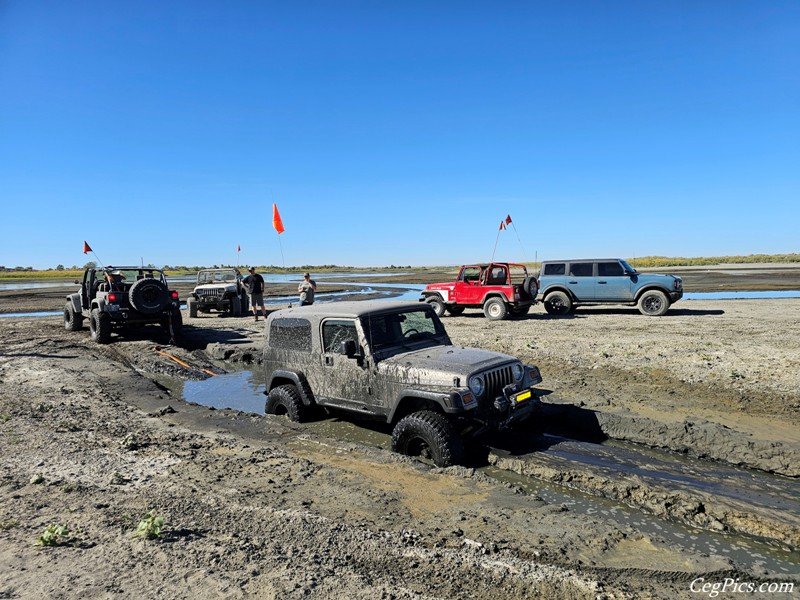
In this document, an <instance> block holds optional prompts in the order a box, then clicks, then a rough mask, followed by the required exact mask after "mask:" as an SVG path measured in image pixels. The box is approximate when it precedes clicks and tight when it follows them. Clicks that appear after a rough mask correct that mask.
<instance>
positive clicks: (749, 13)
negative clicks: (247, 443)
mask: <svg viewBox="0 0 800 600" xmlns="http://www.w3.org/2000/svg"><path fill="white" fill-rule="evenodd" d="M273 201H274V202H277V204H278V208H279V209H280V211H281V215H282V217H283V222H284V225H285V227H286V232H285V233H284V234H282V236H281V242H282V247H283V254H284V256H285V262H286V265H287V266H288V265H302V264H329V263H335V264H340V265H353V266H373V265H375V266H377V265H388V264H396V265H409V264H410V265H434V264H458V263H461V262H468V261H475V260H486V259H488V258H490V257H491V253H492V248H493V246H494V243H495V239H496V234H497V230H498V225H499V222H500V220H501V219H502V218H503V217H505V216H506V214H511V216H512V219H513V220H514V225H515V226H516V232H517V233H518V234H519V236H520V238H521V242H522V243H521V244H520V241H519V240H518V239H517V236H516V233H515V231H514V230H513V229H510V230H509V231H506V232H502V233H501V235H500V240H499V244H498V249H497V256H498V258H503V259H507V260H521V259H527V260H533V259H534V256H537V255H538V258H539V259H543V258H562V257H575V256H593V255H603V256H615V255H620V256H634V255H636V256H644V255H654V254H660V255H669V256H678V255H682V256H699V255H722V254H751V253H762V252H764V253H784V252H797V251H800V244H798V239H799V238H800V236H799V235H798V229H799V228H800V3H798V2H796V1H795V0H788V1H765V0H751V1H748V0H742V1H736V2H730V1H727V0H721V1H706V0H704V1H701V2H697V1H695V0H687V1H684V2H673V1H666V2H647V1H641V0H636V1H630V2H596V1H591V2H588V1H587V2H581V1H566V2H544V1H541V2H539V1H528V2H522V1H485V2H470V1H459V2H445V1H434V2H427V1H414V0H404V1H397V2H380V1H378V2H367V1H363V2H355V1H353V2H348V1H319V2H304V1H302V0H301V1H291V2H266V1H264V2H257V1H235V0H233V1H226V2H219V1H203V0H192V1H170V2H161V1H158V2H156V1H152V2H150V1H136V2H109V1H107V0H97V1H81V0H71V1H69V2H63V1H60V0H58V1H56V0H52V1H45V0H5V1H2V0H0V203H1V204H2V228H0V232H1V233H0V265H5V266H7V267H11V266H17V265H19V266H33V267H34V268H48V267H53V266H55V265H56V264H59V263H61V264H64V265H66V266H70V265H73V264H78V265H82V264H83V263H84V262H86V260H88V259H91V258H93V257H92V256H91V255H89V256H88V257H87V256H84V255H83V254H82V248H83V241H84V240H86V241H88V242H89V244H90V245H91V246H92V247H93V249H94V250H95V252H96V253H97V255H98V256H99V257H100V259H101V260H103V261H105V262H107V263H138V262H139V260H140V258H144V261H145V262H146V263H154V264H157V265H162V264H170V265H175V264H183V265H197V264H214V263H223V262H233V261H235V260H236V246H237V245H239V244H241V246H242V253H241V261H242V263H243V264H251V263H254V264H281V260H282V259H281V254H280V248H279V245H278V238H277V234H276V233H275V231H274V230H273V229H272V224H271V208H272V203H273Z"/></svg>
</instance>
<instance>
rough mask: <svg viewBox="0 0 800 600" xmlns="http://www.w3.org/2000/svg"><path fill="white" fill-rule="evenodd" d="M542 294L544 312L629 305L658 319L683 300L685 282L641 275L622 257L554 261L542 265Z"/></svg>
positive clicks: (666, 277) (663, 276) (540, 283)
mask: <svg viewBox="0 0 800 600" xmlns="http://www.w3.org/2000/svg"><path fill="white" fill-rule="evenodd" d="M539 291H540V293H541V295H542V301H543V303H544V308H545V310H546V311H547V312H548V313H550V314H556V315H565V314H569V313H570V312H572V311H573V310H574V309H575V307H576V306H579V305H582V304H605V303H611V304H627V305H629V306H638V308H639V312H641V313H642V314H644V315H649V316H654V317H658V316H661V315H663V314H664V313H666V312H667V310H668V309H669V307H670V306H671V305H672V304H673V303H675V302H677V301H678V300H680V299H681V298H682V297H683V280H682V279H681V278H680V277H676V276H674V275H657V274H655V273H640V272H639V271H637V270H636V269H634V268H633V267H632V266H630V265H629V264H628V263H627V262H626V261H624V260H622V259H621V258H602V259H598V258H589V259H579V260H576V259H572V260H551V261H545V262H543V263H542V269H541V272H540V274H539Z"/></svg>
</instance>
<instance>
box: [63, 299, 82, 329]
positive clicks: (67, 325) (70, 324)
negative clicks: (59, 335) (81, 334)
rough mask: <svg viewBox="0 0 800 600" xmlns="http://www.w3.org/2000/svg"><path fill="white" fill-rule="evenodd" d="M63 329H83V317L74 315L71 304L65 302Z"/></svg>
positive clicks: (78, 314)
mask: <svg viewBox="0 0 800 600" xmlns="http://www.w3.org/2000/svg"><path fill="white" fill-rule="evenodd" d="M64 329H66V330H67V331H80V330H81V329H83V315H82V314H80V313H76V312H75V310H74V309H73V308H72V302H67V304H66V306H64Z"/></svg>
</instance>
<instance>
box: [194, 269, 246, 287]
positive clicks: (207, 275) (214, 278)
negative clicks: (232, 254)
mask: <svg viewBox="0 0 800 600" xmlns="http://www.w3.org/2000/svg"><path fill="white" fill-rule="evenodd" d="M233 281H236V273H235V272H234V271H200V272H199V273H198V274H197V283H199V284H203V283H227V282H233Z"/></svg>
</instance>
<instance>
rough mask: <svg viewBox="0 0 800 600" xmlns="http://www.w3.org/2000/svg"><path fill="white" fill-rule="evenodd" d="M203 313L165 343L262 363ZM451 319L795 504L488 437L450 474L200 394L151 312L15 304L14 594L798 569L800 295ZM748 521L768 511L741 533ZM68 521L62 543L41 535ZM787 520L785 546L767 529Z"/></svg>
mask: <svg viewBox="0 0 800 600" xmlns="http://www.w3.org/2000/svg"><path fill="white" fill-rule="evenodd" d="M189 325H190V326H189V327H187V330H186V334H185V337H184V340H183V341H182V343H181V345H182V346H183V347H168V348H166V347H165V350H167V351H169V352H170V353H172V354H174V355H175V356H177V357H179V358H181V359H182V360H184V361H187V362H188V363H190V364H192V365H194V366H197V367H202V368H210V369H217V370H219V369H220V368H226V369H236V368H241V367H249V368H257V364H256V363H255V362H253V361H257V357H258V351H257V349H258V346H259V344H260V341H261V340H262V339H263V334H262V332H261V327H262V326H263V323H262V322H259V323H258V324H255V323H253V321H252V319H248V318H242V319H232V318H219V319H217V318H207V319H197V320H192V321H190V322H189ZM445 325H446V327H447V329H448V332H449V333H450V334H451V337H452V338H453V339H454V341H456V342H457V343H461V344H464V345H473V346H482V347H485V348H490V349H495V350H499V351H503V352H508V353H510V354H515V355H517V356H520V357H521V358H523V359H525V360H528V361H532V362H535V363H537V364H538V365H539V366H540V367H541V368H542V371H543V374H544V377H545V382H544V384H543V386H544V387H545V388H547V389H548V390H551V391H552V393H550V394H549V395H548V396H546V398H545V401H546V402H547V403H548V408H547V410H546V411H545V414H544V415H543V417H542V420H541V422H540V428H542V429H544V430H545V431H547V432H550V433H561V434H564V435H566V436H568V437H578V438H581V439H583V440H594V441H597V440H598V439H602V438H604V437H609V438H616V439H623V440H629V441H632V442H637V443H640V444H647V445H648V446H653V447H663V448H667V449H671V450H674V451H676V452H679V453H681V454H682V455H683V456H685V457H686V460H687V461H692V460H695V459H696V458H697V457H711V458H714V459H716V460H717V461H725V462H718V463H713V464H718V465H720V466H725V468H729V464H728V463H733V464H738V465H743V466H750V467H756V468H758V469H761V470H763V471H771V472H773V473H775V475H770V476H765V477H772V478H774V480H775V481H777V482H778V483H779V484H780V485H779V488H780V489H779V490H778V488H776V490H777V491H775V492H774V493H775V494H778V495H780V497H781V498H783V501H784V504H781V503H780V502H779V503H778V504H779V507H778V509H770V510H765V509H763V507H759V506H756V505H755V503H753V505H752V506H747V505H745V506H743V507H742V506H738V508H736V510H735V511H734V509H733V508H732V503H730V502H724V501H721V502H722V505H721V507H716V508H715V507H714V506H712V505H711V503H710V502H708V504H709V506H708V512H711V511H716V513H714V514H715V516H713V517H709V518H708V519H705V522H704V518H703V517H702V514H703V513H702V512H698V511H697V510H695V511H694V512H693V513H692V511H691V510H688V512H687V514H688V516H686V515H684V516H681V515H680V514H671V513H670V511H669V510H667V509H668V508H669V506H683V505H682V504H680V503H681V502H682V501H683V500H685V499H686V498H688V499H689V501H694V500H696V496H695V495H693V494H694V492H691V490H690V492H689V493H688V495H687V496H686V498H683V499H682V498H670V497H668V496H669V493H670V492H675V491H677V488H675V489H666V490H662V489H659V488H658V487H657V486H655V485H653V486H650V485H648V482H647V481H644V480H642V479H641V478H640V479H639V481H636V482H635V485H633V486H632V485H630V484H631V481H630V480H626V479H625V477H627V476H628V474H625V477H623V476H622V475H620V474H619V472H617V471H615V470H614V469H607V470H603V469H599V468H598V467H597V466H596V465H595V466H593V465H591V464H588V463H586V462H581V461H580V460H572V461H570V460H564V457H563V456H560V457H559V456H558V454H557V453H551V452H550V450H543V451H542V454H541V458H542V460H541V461H537V460H536V455H535V453H534V454H527V453H525V454H520V453H519V452H515V451H514V450H515V449H514V448H509V447H505V448H499V449H498V447H497V446H492V447H490V448H488V449H487V450H486V457H485V460H484V461H483V463H482V464H486V463H493V464H494V465H495V466H494V467H490V470H487V469H485V468H483V467H481V468H476V469H472V468H463V467H459V468H451V469H447V470H444V471H441V470H437V469H431V468H430V467H428V466H427V465H424V464H421V463H419V462H416V461H413V460H409V459H406V458H404V457H399V456H397V455H394V454H392V453H390V452H388V450H387V449H386V448H388V444H383V445H382V444H381V443H380V441H379V442H378V443H376V444H371V443H362V442H360V441H348V440H347V439H346V438H344V437H340V436H338V435H331V434H330V429H329V428H328V429H326V428H325V427H319V426H315V424H312V425H310V426H306V425H296V424H292V423H289V422H287V421H285V420H283V419H278V418H272V417H263V416H256V415H251V414H244V413H239V412H235V411H228V410H211V409H208V408H205V407H202V406H197V405H192V404H187V403H185V402H182V401H181V400H180V398H179V396H178V394H177V391H178V390H179V389H180V385H179V382H180V380H181V379H184V378H195V379H196V378H199V377H201V375H199V374H198V373H197V372H190V371H187V370H186V369H184V368H183V367H181V366H179V365H177V364H176V363H174V362H172V361H170V360H168V359H166V358H164V357H163V356H159V355H157V354H155V353H154V352H153V350H152V348H153V346H154V344H155V343H159V342H160V343H163V342H165V341H166V340H165V339H163V338H161V334H160V332H159V331H158V329H157V328H155V327H152V328H143V329H142V330H141V331H131V332H126V334H125V335H124V337H121V338H117V336H114V338H113V339H114V343H112V344H111V345H109V346H102V347H101V346H97V345H95V344H93V343H92V342H90V341H89V339H88V334H87V333H86V332H85V331H84V332H81V333H69V332H66V331H64V329H63V327H62V326H61V321H60V318H57V317H48V318H44V319H7V320H0V335H1V336H2V340H3V346H2V352H0V380H1V382H2V388H0V389H1V390H2V391H0V452H1V454H0V457H1V458H0V465H2V470H1V471H0V476H2V480H1V481H0V483H2V485H0V539H1V540H2V543H1V544H0V572H2V573H3V576H2V577H1V578H0V597H12V598H13V597H34V596H35V597H69V598H77V597H81V598H84V597H90V598H91V597H95V598H106V597H112V596H119V597H165V598H189V597H221V598H241V597H260V598H301V597H320V598H323V597H329V598H498V599H499V598H503V599H504V600H507V599H508V598H521V597H547V598H597V597H600V598H604V597H605V598H641V597H645V598H646V597H651V598H675V597H686V598H690V597H698V596H697V595H696V594H693V593H691V591H690V585H691V582H692V581H693V580H695V579H696V578H698V577H704V578H705V581H723V580H724V579H725V578H726V577H732V578H734V579H735V578H739V579H740V580H741V581H748V582H756V583H760V582H794V584H795V588H796V589H797V586H798V585H800V580H798V577H797V575H798V571H799V569H798V564H800V558H799V557H798V554H797V551H796V546H795V544H796V542H797V538H796V537H792V536H793V535H794V534H793V533H792V532H796V531H797V529H798V526H797V520H798V515H797V514H796V509H795V507H794V506H795V505H794V504H792V497H794V499H795V500H796V497H797V493H796V492H797V490H798V486H797V485H796V479H795V477H796V476H797V475H798V473H797V472H796V471H795V469H796V468H797V465H798V464H800V461H798V460H797V454H798V448H799V447H800V439H798V438H799V437H800V434H799V433H798V432H800V428H798V424H800V423H798V422H799V421H800V381H799V380H798V377H797V372H798V367H800V358H798V357H800V300H771V301H763V300H762V301H725V302H686V303H682V304H678V305H677V306H676V310H674V311H672V312H670V313H669V314H668V315H667V316H666V317H663V318H660V319H652V318H647V317H642V316H640V315H639V314H638V313H637V312H636V311H635V309H613V310H612V309H585V310H582V311H579V312H578V313H577V314H576V315H574V316H571V317H564V318H551V317H548V316H545V315H544V313H543V312H542V311H541V310H540V309H538V308H537V309H536V310H534V311H533V312H532V313H531V316H530V317H529V318H527V319H524V320H520V321H504V322H501V323H493V322H489V321H487V320H486V319H484V318H483V316H480V313H479V312H477V311H468V312H467V313H466V314H465V316H463V317H458V318H452V317H449V318H446V319H445ZM223 359H227V360H223ZM243 359H244V361H243ZM175 382H178V384H177V385H175ZM354 427H355V426H354ZM529 433H530V436H531V437H532V438H534V437H536V439H538V440H541V439H542V438H541V437H537V435H538V434H537V433H536V432H534V431H530V432H529ZM524 439H525V438H524V436H523V440H524ZM378 440H380V432H379V435H378ZM523 443H525V444H528V442H527V441H523ZM570 443H572V442H570ZM576 443H580V444H585V443H586V442H576ZM555 447H558V446H557V445H556V446H555ZM563 447H568V446H562V448H563ZM599 448H603V449H607V448H609V447H608V446H607V445H605V444H604V445H603V446H600V447H599ZM524 449H525V450H530V449H531V448H529V447H528V446H525V448H524ZM612 450H613V447H612V448H611V449H608V450H607V451H608V452H612ZM604 452H606V450H604ZM643 456H645V454H643ZM648 460H650V461H651V462H650V463H649V464H655V463H653V462H652V461H653V460H655V459H652V457H650V459H648ZM480 464H481V458H480V456H479V457H478V458H477V459H476V466H478V467H480ZM497 468H503V469H508V474H509V478H508V479H507V480H505V482H504V480H503V478H502V477H493V476H491V469H497ZM730 468H732V467H730ZM513 471H516V472H518V473H522V474H523V475H521V476H517V475H515V474H514V473H513ZM757 473H758V472H754V474H756V475H757ZM780 473H783V474H784V475H791V476H792V477H785V476H782V475H778V474H780ZM600 475H603V477H601V476H600ZM756 475H754V476H756ZM762 475H763V473H762ZM515 477H517V479H515ZM520 477H524V481H525V484H524V485H522V484H520V482H522V481H523V479H521V478H520ZM634 477H635V474H634ZM541 480H545V481H546V482H548V483H540V481H541ZM764 481H770V480H769V479H765V480H764ZM626 485H627V489H628V490H633V492H632V493H630V494H629V495H628V497H625V498H616V499H617V500H619V499H621V500H623V502H625V503H626V504H631V505H633V506H634V507H635V508H634V509H631V510H633V511H634V512H636V513H637V514H639V517H638V518H637V519H636V520H634V521H620V520H619V519H617V518H614V513H615V509H614V508H613V507H612V508H611V509H609V508H608V507H609V505H608V504H607V502H608V501H607V500H605V498H608V499H611V500H613V499H614V498H615V496H614V493H612V492H613V491H614V490H616V491H617V492H619V493H620V494H622V493H623V491H624V490H625V489H626V488H625V486H626ZM540 486H541V487H540ZM548 486H550V487H548ZM553 486H555V488H554V487H553ZM559 488H561V489H563V490H564V491H565V493H570V491H571V489H572V488H576V489H578V490H583V491H586V492H588V493H590V494H592V495H593V496H594V497H595V500H592V496H588V497H587V498H588V499H585V500H584V501H585V502H588V503H589V504H590V505H591V504H593V503H594V504H595V505H596V507H597V510H594V511H592V510H589V511H579V510H576V509H573V508H571V506H572V505H571V504H569V503H566V502H562V501H561V500H560V499H559V497H558V495H555V496H554V495H553V492H552V490H553V489H556V490H558V489H559ZM787 490H788V491H787ZM793 490H794V492H795V493H794V495H792V491H793ZM772 493H773V492H772V491H771V490H769V489H767V490H765V494H766V495H767V496H770V495H771V494H772ZM637 494H638V496H637ZM659 494H661V496H659ZM601 496H603V497H604V498H600V497H601ZM662 498H666V499H665V500H663V501H662ZM637 502H638V503H639V504H637ZM648 503H649V504H650V506H648ZM667 505H669V506H667ZM659 507H664V510H663V511H662V512H661V513H660V512H659ZM601 508H602V510H601ZM695 508H696V507H695ZM148 511H154V512H155V513H156V514H158V515H161V516H163V517H164V518H165V522H166V523H165V528H164V534H163V535H162V537H161V538H160V539H157V540H144V539H140V538H135V537H134V532H135V529H136V526H137V524H138V523H139V521H140V519H141V518H142V516H143V515H144V514H145V513H146V512H148ZM726 511H727V512H726ZM672 512H673V513H677V512H678V511H677V510H673V511H672ZM737 515H738V518H740V519H743V520H744V521H746V522H747V523H750V524H752V523H759V522H760V523H762V524H764V523H766V524H764V525H763V527H762V528H761V529H755V530H754V531H753V532H752V533H750V534H747V535H744V536H743V535H738V534H733V533H731V531H743V529H742V526H740V525H737V521H736V518H735V517H737ZM742 515H743V516H742ZM748 515H749V517H748ZM662 517H669V518H670V519H677V520H679V521H682V522H683V523H686V524H687V525H681V526H682V527H684V526H685V527H688V529H687V538H688V537H692V536H694V537H702V536H707V535H709V536H715V537H714V538H713V539H714V542H713V544H714V545H713V546H711V547H712V548H714V550H713V551H709V550H708V547H702V548H701V547H697V546H693V545H692V544H690V543H688V539H687V542H686V543H682V542H681V541H680V537H677V538H676V537H670V536H667V535H661V534H659V530H661V529H668V528H669V523H670V521H664V520H662ZM684 517H686V518H684ZM767 517H769V519H771V520H769V519H767ZM712 519H713V520H712ZM765 519H767V520H766V521H765ZM61 523H63V524H66V525H68V526H69V528H70V530H71V532H72V533H71V534H70V535H69V536H67V537H66V539H65V541H66V542H67V543H65V544H64V545H60V546H57V547H47V548H42V547H38V546H36V545H35V541H36V539H37V537H38V536H40V535H41V534H42V533H43V531H44V530H45V528H46V527H47V526H48V525H51V524H61ZM637 523H638V524H637ZM775 523H778V524H779V525H780V524H782V525H783V526H782V527H781V528H780V530H781V531H780V532H778V533H775V534H774V535H773V536H772V541H771V542H770V545H765V544H763V543H761V542H758V541H757V540H756V538H755V537H754V536H758V535H767V534H769V530H770V528H773V529H774V524H775ZM748 526H749V525H748ZM744 531H745V533H746V527H745V529H744ZM785 532H789V533H790V534H791V535H789V537H786V536H784V537H781V536H782V535H783V534H784V533H785ZM748 536H749V537H748ZM748 551H749V552H750V553H751V554H752V558H751V559H750V560H742V559H741V558H740V556H741V554H742V552H748ZM737 553H738V554H737Z"/></svg>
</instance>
